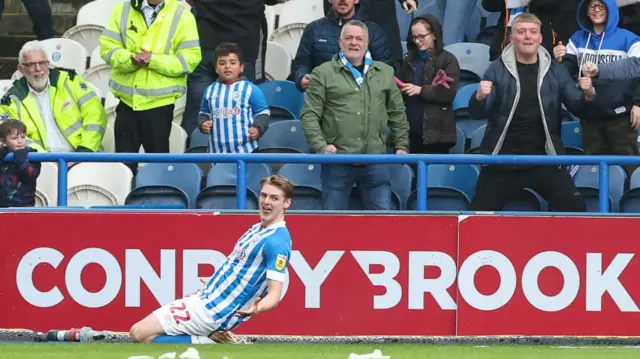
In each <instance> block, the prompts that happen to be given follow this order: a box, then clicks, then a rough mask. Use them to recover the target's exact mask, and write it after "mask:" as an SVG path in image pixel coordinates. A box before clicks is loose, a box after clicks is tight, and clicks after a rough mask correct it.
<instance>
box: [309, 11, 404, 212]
mask: <svg viewBox="0 0 640 359" xmlns="http://www.w3.org/2000/svg"><path fill="white" fill-rule="evenodd" d="M368 42H369V34H368V30H367V26H366V25H365V24H364V23H363V22H361V21H358V20H351V21H349V22H348V23H346V24H345V25H344V26H343V27H342V31H341V33H340V53H339V54H338V55H336V56H334V57H333V59H332V60H331V61H329V62H326V63H324V64H322V65H320V66H318V67H316V68H315V69H314V70H313V71H312V73H311V78H310V81H309V87H308V88H307V91H306V93H305V104H304V107H303V108H302V116H301V120H302V127H303V129H304V132H305V136H306V138H307V141H308V142H309V146H310V147H311V148H312V149H313V150H315V151H317V152H318V153H326V154H333V153H372V154H374V153H377V154H383V153H386V152H387V146H386V142H387V141H386V137H387V135H386V133H387V127H388V128H389V129H390V130H391V139H392V142H393V145H394V147H395V153H396V154H406V153H407V151H408V148H409V122H408V121H407V116H406V113H405V107H404V103H403V101H402V95H401V94H400V90H399V89H398V87H397V86H396V84H395V80H394V76H393V68H392V67H391V66H389V65H386V64H384V63H382V62H378V61H373V60H372V59H371V54H370V53H369V51H368V50H367V47H368V45H369V44H368ZM389 177H390V175H389V171H388V167H387V166H385V165H380V164H375V165H351V164H349V165H343V164H327V165H323V166H322V202H323V205H322V207H323V209H327V210H346V209H347V208H348V203H349V196H350V195H351V189H352V188H353V185H354V184H356V185H357V186H358V188H359V190H360V193H361V197H362V202H363V205H364V209H366V210H390V209H391V187H390V185H389Z"/></svg>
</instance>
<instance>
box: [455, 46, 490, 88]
mask: <svg viewBox="0 0 640 359" xmlns="http://www.w3.org/2000/svg"><path fill="white" fill-rule="evenodd" d="M444 49H445V50H447V51H449V52H450V53H452V54H453V55H454V56H455V57H456V58H457V59H458V63H459V64H460V79H461V82H462V77H463V73H462V72H463V71H468V72H472V73H474V74H475V78H476V79H478V81H479V79H480V78H482V76H483V75H484V72H485V70H486V69H487V67H489V64H490V62H489V46H487V45H485V44H477V43H473V42H460V43H457V44H450V45H447V46H445V47H444Z"/></svg>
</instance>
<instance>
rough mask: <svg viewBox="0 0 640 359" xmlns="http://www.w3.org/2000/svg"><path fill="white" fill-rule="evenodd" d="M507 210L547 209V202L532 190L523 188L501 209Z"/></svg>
mask: <svg viewBox="0 0 640 359" xmlns="http://www.w3.org/2000/svg"><path fill="white" fill-rule="evenodd" d="M502 210H503V211H509V212H541V211H547V202H546V201H545V200H544V199H543V198H542V197H540V195H539V194H538V193H536V192H535V191H534V190H532V189H529V188H525V189H523V190H522V191H520V192H519V193H518V194H517V195H516V197H515V198H513V199H511V200H510V201H509V202H507V204H506V205H505V206H504V208H503V209H502Z"/></svg>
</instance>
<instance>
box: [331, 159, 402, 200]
mask: <svg viewBox="0 0 640 359" xmlns="http://www.w3.org/2000/svg"><path fill="white" fill-rule="evenodd" d="M321 177H322V209H324V210H335V211H344V210H347V209H348V208H349V197H350V196H351V190H352V189H353V185H354V184H356V185H357V186H358V189H359V190H360V194H361V197H362V203H363V205H364V208H363V209H364V210H377V211H389V210H391V185H390V183H389V178H390V175H389V169H388V167H387V166H385V165H358V166H354V165H341V164H340V165H338V164H336V165H322V172H321Z"/></svg>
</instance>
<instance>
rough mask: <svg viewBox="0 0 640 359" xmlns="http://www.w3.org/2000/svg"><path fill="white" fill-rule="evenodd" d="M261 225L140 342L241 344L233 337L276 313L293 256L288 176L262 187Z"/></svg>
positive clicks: (159, 315) (146, 326) (136, 330)
mask: <svg viewBox="0 0 640 359" xmlns="http://www.w3.org/2000/svg"><path fill="white" fill-rule="evenodd" d="M261 185H262V189H261V190H260V223H257V224H255V225H253V226H252V227H251V228H249V230H248V231H247V232H246V233H245V234H243V235H242V236H241V237H240V239H239V240H238V242H236V245H235V247H234V249H233V251H232V252H231V254H229V256H228V257H227V259H226V260H225V262H224V263H223V264H222V266H221V267H220V268H218V269H217V270H216V272H215V273H214V274H213V276H211V278H209V279H208V280H207V281H206V282H205V281H203V283H204V284H205V287H204V288H203V289H202V290H199V291H198V292H196V293H194V294H192V295H189V296H187V297H184V298H182V299H178V300H175V301H173V302H171V303H169V304H167V305H165V306H163V307H161V308H159V309H157V310H156V311H154V312H153V313H151V314H149V315H148V316H147V317H146V318H144V319H142V320H141V321H139V322H138V323H136V324H134V325H133V327H131V333H130V335H131V339H133V341H134V342H136V343H140V342H154V343H187V344H213V343H239V342H240V341H239V340H238V339H237V338H236V337H235V336H234V335H233V334H232V333H231V332H230V331H231V330H233V329H234V328H236V327H237V326H238V325H240V323H242V322H244V321H247V320H249V319H250V318H251V317H253V316H255V315H257V314H260V313H264V312H266V311H269V310H271V309H273V308H275V307H276V306H277V305H278V303H279V302H280V299H281V297H282V287H283V284H284V282H285V280H286V275H287V274H286V268H287V264H288V263H289V257H290V254H291V235H290V234H289V230H288V229H287V226H286V223H285V221H284V216H285V212H286V210H287V209H288V208H289V207H290V206H291V197H292V196H293V184H292V183H291V182H290V181H289V180H288V179H286V178H284V177H282V176H278V175H275V176H270V177H266V178H264V179H263V180H262V181H261Z"/></svg>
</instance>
